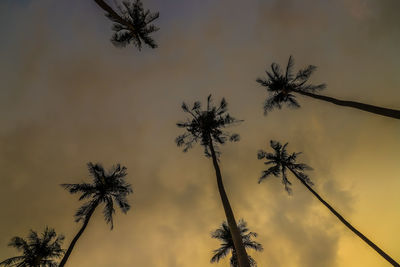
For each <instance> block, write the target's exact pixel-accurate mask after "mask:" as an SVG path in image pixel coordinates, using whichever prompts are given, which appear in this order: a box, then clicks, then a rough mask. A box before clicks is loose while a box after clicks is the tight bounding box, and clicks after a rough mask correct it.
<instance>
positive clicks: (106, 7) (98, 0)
mask: <svg viewBox="0 0 400 267" xmlns="http://www.w3.org/2000/svg"><path fill="white" fill-rule="evenodd" d="M94 1H95V2H96V4H97V5H98V6H99V7H101V8H102V9H103V10H104V11H106V12H107V13H108V15H110V16H111V17H112V18H113V19H114V20H115V21H117V22H118V23H120V24H122V25H125V26H126V27H128V29H130V30H132V31H133V30H134V28H133V26H132V25H131V24H130V23H128V22H127V21H126V20H124V19H123V18H122V17H121V16H120V15H118V13H117V12H115V11H114V9H112V8H111V7H110V6H109V5H108V4H107V3H106V2H104V1H103V0H94Z"/></svg>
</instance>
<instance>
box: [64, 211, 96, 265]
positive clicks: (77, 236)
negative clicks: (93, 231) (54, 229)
mask: <svg viewBox="0 0 400 267" xmlns="http://www.w3.org/2000/svg"><path fill="white" fill-rule="evenodd" d="M97 205H98V204H96V205H94V206H93V208H92V209H91V210H90V211H89V213H88V214H87V216H86V218H85V221H84V222H83V225H82V227H81V229H80V230H79V232H78V233H77V234H76V235H75V237H74V239H72V241H71V244H70V245H69V247H68V249H67V252H65V254H64V257H63V258H62V260H61V262H60V265H58V267H64V265H65V263H66V262H67V260H68V258H69V256H70V255H71V252H72V250H73V249H74V246H75V244H76V242H77V241H78V239H79V238H80V237H81V235H82V234H83V231H85V229H86V226H87V225H88V223H89V220H90V217H92V215H93V212H94V211H95V209H96V207H97Z"/></svg>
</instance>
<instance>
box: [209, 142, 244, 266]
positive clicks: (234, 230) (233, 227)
mask: <svg viewBox="0 0 400 267" xmlns="http://www.w3.org/2000/svg"><path fill="white" fill-rule="evenodd" d="M209 147H210V150H211V156H212V160H213V164H214V169H215V174H216V177H217V184H218V190H219V194H220V196H221V200H222V205H223V206H224V211H225V216H226V220H227V221H228V225H229V230H230V231H231V235H232V239H233V245H234V246H235V250H236V253H237V258H238V262H239V266H240V267H250V262H249V258H248V256H247V252H246V249H245V248H244V245H243V240H242V236H241V235H240V232H239V229H238V227H237V224H236V220H235V216H234V215H233V211H232V208H231V205H230V204H229V200H228V196H227V195H226V192H225V189H224V184H223V183H222V176H221V170H220V169H219V165H218V161H217V157H216V155H215V151H214V146H213V144H212V139H211V138H210V144H209Z"/></svg>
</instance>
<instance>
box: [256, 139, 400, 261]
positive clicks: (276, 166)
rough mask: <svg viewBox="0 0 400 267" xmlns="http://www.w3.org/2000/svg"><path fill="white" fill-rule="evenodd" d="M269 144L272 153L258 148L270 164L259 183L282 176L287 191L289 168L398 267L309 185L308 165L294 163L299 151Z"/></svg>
mask: <svg viewBox="0 0 400 267" xmlns="http://www.w3.org/2000/svg"><path fill="white" fill-rule="evenodd" d="M270 145H271V147H272V149H273V150H274V152H273V153H269V152H265V151H262V150H260V151H259V152H258V155H257V156H258V159H264V158H265V159H267V161H266V162H264V164H266V165H271V164H272V166H271V167H269V168H268V169H267V170H265V171H263V172H262V175H261V177H260V179H259V183H260V182H261V181H263V180H264V179H265V178H267V177H268V176H270V175H274V176H276V177H278V176H281V177H282V183H283V184H284V185H285V189H286V191H287V192H290V191H291V188H290V186H291V183H290V181H289V180H288V178H287V170H289V171H290V172H291V173H292V174H293V175H294V176H295V177H296V178H297V179H298V180H299V181H300V182H301V183H302V184H303V185H304V186H305V187H306V188H307V189H308V190H309V191H310V192H311V193H312V194H313V195H314V196H315V197H316V198H317V199H318V200H319V201H320V202H321V203H322V204H323V205H324V206H325V207H327V208H328V209H329V211H330V212H332V213H333V215H335V216H336V217H337V218H338V219H339V220H340V221H341V222H342V223H343V224H344V225H345V226H346V227H347V228H349V229H350V230H351V231H352V232H353V233H354V234H356V235H357V236H358V237H359V238H361V239H362V240H363V241H364V242H365V243H367V244H368V245H369V246H370V247H371V248H373V249H374V250H375V251H376V252H377V253H379V255H381V256H382V257H383V258H384V259H385V260H387V261H388V262H389V263H390V264H392V265H393V266H395V267H400V265H399V264H398V263H397V262H396V261H395V260H393V259H392V258H391V257H390V256H389V255H388V254H386V253H385V252H384V251H383V250H382V249H381V248H379V247H378V246H377V245H376V244H375V243H374V242H372V241H371V240H369V239H368V238H367V237H366V236H365V235H363V234H362V233H361V232H360V231H358V230H357V229H356V228H355V227H354V226H353V225H352V224H351V223H349V222H348V221H347V220H346V219H345V218H344V217H343V216H342V215H341V214H340V213H339V212H337V211H336V210H335V209H334V208H333V207H332V206H331V205H330V204H329V203H328V202H326V201H325V200H324V199H323V198H322V197H321V196H320V195H319V194H318V193H317V192H316V191H315V190H314V189H313V188H312V187H311V186H312V185H313V183H312V182H311V180H310V178H309V177H308V175H307V174H305V173H304V171H305V170H311V168H310V167H309V166H307V165H306V164H304V163H296V160H297V156H298V155H299V154H301V153H292V154H288V153H287V152H286V147H287V145H288V143H286V144H284V145H283V146H282V145H281V144H280V143H279V142H277V141H270Z"/></svg>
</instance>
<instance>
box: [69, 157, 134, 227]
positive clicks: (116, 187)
mask: <svg viewBox="0 0 400 267" xmlns="http://www.w3.org/2000/svg"><path fill="white" fill-rule="evenodd" d="M88 170H89V173H90V176H91V177H92V180H93V182H92V183H91V184H88V183H81V184H62V185H61V186H62V187H64V188H65V189H67V190H68V191H69V192H70V193H71V194H80V197H79V200H86V199H90V200H89V201H88V202H86V203H85V204H83V205H82V206H81V207H80V208H79V209H78V210H77V212H76V214H75V221H76V222H79V221H80V220H84V219H85V218H86V216H87V215H88V213H89V211H90V210H92V209H93V208H94V207H97V206H98V205H99V204H101V203H104V209H103V215H104V219H105V220H106V222H107V223H109V224H110V226H111V229H112V228H113V226H114V224H113V214H114V213H115V209H114V202H115V203H117V205H118V207H119V208H120V209H121V211H122V212H123V213H126V212H127V211H128V210H129V209H130V205H129V203H128V200H127V199H126V197H127V196H128V195H129V194H130V193H132V192H133V191H132V188H131V185H130V184H128V183H127V182H126V181H125V176H126V175H127V172H126V167H123V166H122V167H121V165H120V164H117V165H116V166H113V167H112V168H111V169H110V170H109V171H108V172H107V171H105V170H104V168H103V166H102V165H101V164H98V163H97V164H93V163H91V162H89V163H88Z"/></svg>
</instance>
